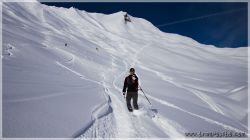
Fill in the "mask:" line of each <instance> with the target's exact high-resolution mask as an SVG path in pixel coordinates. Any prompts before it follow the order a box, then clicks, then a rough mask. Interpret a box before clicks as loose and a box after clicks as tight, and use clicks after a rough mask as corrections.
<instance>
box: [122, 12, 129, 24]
mask: <svg viewBox="0 0 250 140" xmlns="http://www.w3.org/2000/svg"><path fill="white" fill-rule="evenodd" d="M124 21H125V24H127V22H131V20H130V17H129V16H128V13H126V14H125V15H124Z"/></svg>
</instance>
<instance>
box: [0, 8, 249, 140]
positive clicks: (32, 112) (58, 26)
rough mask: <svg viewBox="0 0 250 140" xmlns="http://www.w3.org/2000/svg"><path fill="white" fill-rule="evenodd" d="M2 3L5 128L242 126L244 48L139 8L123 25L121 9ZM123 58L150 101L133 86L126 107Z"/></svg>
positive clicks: (167, 131) (18, 131) (57, 131)
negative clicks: (154, 19)
mask: <svg viewBox="0 0 250 140" xmlns="http://www.w3.org/2000/svg"><path fill="white" fill-rule="evenodd" d="M2 10H3V14H2V18H3V27H2V29H3V47H2V50H3V55H2V61H3V137H123V138H124V137H184V136H185V132H200V131H201V132H216V131H217V132H224V131H228V130H229V131H235V132H247V88H248V85H247V47H245V48H216V47H214V46H209V45H203V44H200V43H198V42H196V41H194V40H192V39H191V38H187V37H183V36H180V35H177V34H169V33H163V32H161V31H160V30H158V29H157V28H156V27H154V26H153V25H152V24H151V23H150V22H148V21H146V20H144V19H141V18H136V17H131V20H132V22H131V23H127V24H125V23H124V20H123V14H124V12H118V13H114V14H110V15H104V14H99V13H88V12H85V11H80V10H77V9H74V8H70V9H65V8H58V7H52V6H46V5H42V4H40V3H4V4H3V9H2ZM187 28H188V27H187ZM194 30H195V29H194ZM65 43H67V46H65ZM130 67H135V69H136V73H137V75H138V77H139V82H140V85H141V87H142V89H143V90H144V92H145V93H146V95H147V96H148V98H149V100H150V101H151V103H152V106H150V105H149V103H148V101H147V100H146V99H145V98H144V96H143V94H142V92H139V94H140V95H139V107H140V109H139V110H138V111H135V112H133V113H130V112H128V111H127V108H126V104H125V99H124V97H123V96H122V93H121V90H122V86H123V80H124V78H125V76H126V75H128V70H129V68H130Z"/></svg>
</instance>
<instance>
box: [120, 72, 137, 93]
mask: <svg viewBox="0 0 250 140" xmlns="http://www.w3.org/2000/svg"><path fill="white" fill-rule="evenodd" d="M133 76H134V77H135V80H133V79H132V77H133ZM126 90H127V92H137V91H138V77H137V76H136V75H135V74H133V75H129V76H127V77H126V78H125V80H124V86H123V90H122V91H123V92H126Z"/></svg>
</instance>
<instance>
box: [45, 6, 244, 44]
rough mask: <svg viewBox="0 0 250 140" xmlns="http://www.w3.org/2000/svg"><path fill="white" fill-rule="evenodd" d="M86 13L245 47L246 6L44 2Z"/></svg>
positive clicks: (210, 41) (205, 42) (203, 41)
mask: <svg viewBox="0 0 250 140" xmlns="http://www.w3.org/2000/svg"><path fill="white" fill-rule="evenodd" d="M45 4H47V5H54V6H58V7H66V8H69V7H75V8H77V9H80V10H85V11H87V12H97V13H105V14H110V13H115V12H118V11H126V12H128V14H130V15H132V16H134V17H140V18H144V19H146V20H148V21H150V22H151V23H152V24H154V25H155V26H157V27H158V28H159V29H160V30H161V31H163V32H168V33H176V34H180V35H184V36H188V37H191V38H193V39H195V40H196V41H198V42H200V43H203V44H212V45H215V46H217V47H246V46H247V44H248V32H247V19H248V16H247V3H246V2H245V3H242V2H241V3H236V2H234V3H229V2H226V3H219V2H216V3H173V2H172V3H167V2H165V3H86V2H85V3H62V2H60V3H59V2H57V3H45Z"/></svg>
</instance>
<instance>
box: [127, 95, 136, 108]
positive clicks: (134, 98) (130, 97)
mask: <svg viewBox="0 0 250 140" xmlns="http://www.w3.org/2000/svg"><path fill="white" fill-rule="evenodd" d="M132 98H133V106H134V108H138V104H137V100H138V92H127V96H126V101H127V106H128V108H131V107H132V106H131V99H132Z"/></svg>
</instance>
